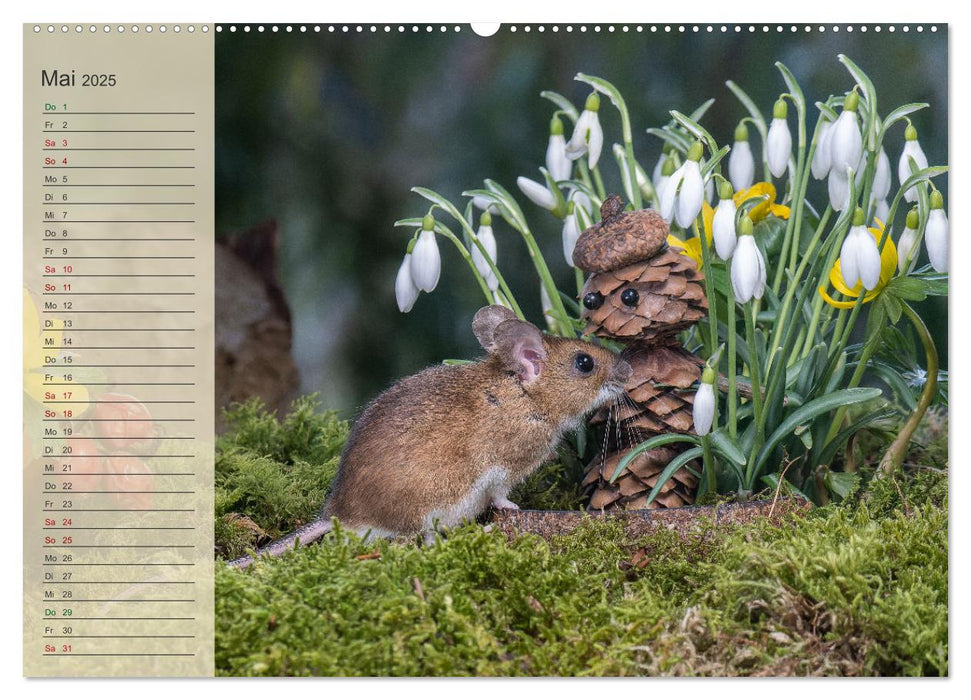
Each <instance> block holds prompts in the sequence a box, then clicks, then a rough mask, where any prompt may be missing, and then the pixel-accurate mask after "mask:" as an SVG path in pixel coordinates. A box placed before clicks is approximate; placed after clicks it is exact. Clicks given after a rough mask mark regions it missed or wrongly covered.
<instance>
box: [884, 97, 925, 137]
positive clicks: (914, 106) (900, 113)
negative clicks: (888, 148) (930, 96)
mask: <svg viewBox="0 0 971 700" xmlns="http://www.w3.org/2000/svg"><path fill="white" fill-rule="evenodd" d="M927 107H930V105H929V104H927V103H926V102H911V103H910V104H905V105H902V106H900V107H897V109H895V110H894V111H892V112H891V113H890V114H888V115H887V118H886V119H885V120H884V121H883V127H882V128H881V129H880V138H879V141H880V142H881V143H882V142H883V137H884V135H885V134H886V133H887V129H889V128H890V127H891V126H893V125H894V124H896V123H897V122H898V121H900V120H901V119H903V118H904V117H906V116H907V115H908V114H913V113H914V112H917V111H920V110H922V109H925V108H927Z"/></svg>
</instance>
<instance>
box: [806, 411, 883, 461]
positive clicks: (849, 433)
mask: <svg viewBox="0 0 971 700" xmlns="http://www.w3.org/2000/svg"><path fill="white" fill-rule="evenodd" d="M894 415H896V411H894V410H893V409H884V410H881V411H873V412H872V413H867V414H865V415H863V416H862V417H860V418H858V419H857V420H855V421H854V422H853V423H851V424H850V425H848V426H847V427H845V428H843V429H842V430H841V431H839V432H838V433H836V435H834V436H833V439H832V440H830V441H829V442H827V443H826V446H825V447H823V450H822V452H820V453H819V456H818V457H817V458H816V463H817V464H829V463H830V462H832V461H833V457H835V456H836V451H837V450H839V448H840V447H842V446H843V445H844V444H845V443H846V441H847V440H849V439H850V438H851V437H853V436H854V435H856V434H857V433H858V432H859V431H861V430H862V429H863V428H865V427H866V426H868V425H870V424H871V423H876V422H877V421H881V420H885V419H887V418H890V417H892V416H894Z"/></svg>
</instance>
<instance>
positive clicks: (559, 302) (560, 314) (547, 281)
mask: <svg viewBox="0 0 971 700" xmlns="http://www.w3.org/2000/svg"><path fill="white" fill-rule="evenodd" d="M516 228H517V229H518V227H516ZM518 230H519V233H520V235H522V237H523V241H525V242H526V249H527V250H528V251H529V257H530V258H531V259H532V261H533V266H534V267H535V268H536V274H538V275H539V279H540V281H541V282H542V283H543V286H544V287H545V288H546V295H547V296H548V297H549V298H550V303H551V304H552V305H553V316H554V318H555V320H556V325H557V328H558V331H559V334H560V335H561V336H563V337H564V338H573V337H575V336H576V333H574V330H573V325H572V324H571V323H570V316H569V314H567V312H566V307H564V306H563V299H562V298H560V291H559V290H558V289H557V288H556V283H555V282H554V281H553V276H552V275H551V274H550V269H549V267H547V266H546V259H545V258H544V257H543V253H542V251H540V249H539V245H537V243H536V239H535V238H534V237H533V234H532V232H531V231H530V230H529V226H527V225H526V224H525V223H524V224H523V228H521V229H518Z"/></svg>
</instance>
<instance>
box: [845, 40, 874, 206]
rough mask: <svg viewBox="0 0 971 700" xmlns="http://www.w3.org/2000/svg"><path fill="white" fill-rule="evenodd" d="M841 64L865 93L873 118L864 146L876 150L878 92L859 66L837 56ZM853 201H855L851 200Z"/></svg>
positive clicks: (870, 120)
mask: <svg viewBox="0 0 971 700" xmlns="http://www.w3.org/2000/svg"><path fill="white" fill-rule="evenodd" d="M837 58H838V59H839V61H840V63H842V64H843V65H844V66H846V69H847V70H848V71H849V72H850V75H852V76H853V79H854V80H855V81H856V82H857V84H858V85H859V86H860V89H861V90H862V91H863V96H864V97H865V98H866V105H867V110H868V111H869V112H870V115H871V118H870V119H869V128H868V129H867V133H866V134H865V137H866V138H865V139H864V145H865V146H866V148H867V150H870V151H875V150H876V139H875V134H876V121H877V119H876V117H877V91H876V90H875V89H874V87H873V81H872V80H870V77H869V76H868V75H867V74H866V73H864V72H863V71H862V70H861V69H860V67H859V66H858V65H856V64H855V63H853V61H851V60H850V59H849V58H847V56H846V55H845V54H840V55H839V56H837ZM850 201H853V200H850Z"/></svg>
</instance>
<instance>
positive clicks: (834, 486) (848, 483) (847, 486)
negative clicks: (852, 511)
mask: <svg viewBox="0 0 971 700" xmlns="http://www.w3.org/2000/svg"><path fill="white" fill-rule="evenodd" d="M859 482H860V477H859V475H858V474H853V473H851V472H834V471H829V472H828V473H827V474H826V478H825V479H823V483H825V484H826V488H828V489H829V490H830V492H831V493H835V494H836V495H837V496H839V497H840V500H842V499H844V498H846V497H847V496H849V495H851V494H852V493H853V492H854V491H856V487H857V485H858V484H859Z"/></svg>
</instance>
